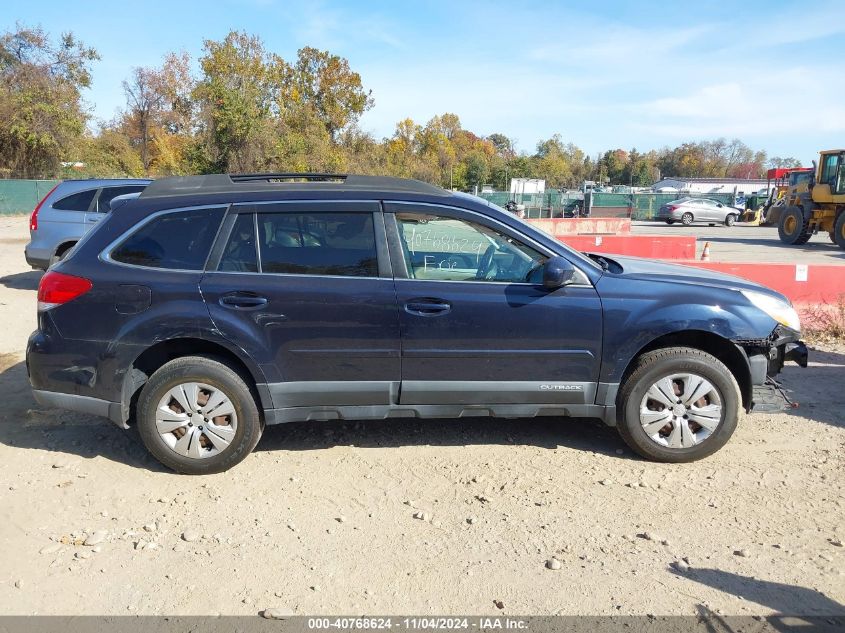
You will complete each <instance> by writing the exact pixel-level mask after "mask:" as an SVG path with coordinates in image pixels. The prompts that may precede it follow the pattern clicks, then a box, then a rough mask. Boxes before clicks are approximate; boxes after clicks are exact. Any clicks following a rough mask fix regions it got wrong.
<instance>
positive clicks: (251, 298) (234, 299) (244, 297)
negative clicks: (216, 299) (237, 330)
mask: <svg viewBox="0 0 845 633" xmlns="http://www.w3.org/2000/svg"><path fill="white" fill-rule="evenodd" d="M267 303H269V302H268V300H267V297H259V296H258V295H256V294H251V293H249V294H248V293H233V294H229V295H223V296H222V297H220V305H222V306H223V307H224V308H231V309H232V310H258V309H260V308H263V307H264V306H266V305H267Z"/></svg>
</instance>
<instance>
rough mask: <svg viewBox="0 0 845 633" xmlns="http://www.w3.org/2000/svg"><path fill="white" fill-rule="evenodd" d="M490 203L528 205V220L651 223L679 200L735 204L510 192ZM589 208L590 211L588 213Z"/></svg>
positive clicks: (720, 196)
mask: <svg viewBox="0 0 845 633" xmlns="http://www.w3.org/2000/svg"><path fill="white" fill-rule="evenodd" d="M480 195H481V197H482V198H484V199H485V200H487V201H488V202H492V203H493V204H496V205H499V206H500V207H504V206H505V204H507V203H508V201H510V200H513V201H514V202H516V203H517V204H521V205H524V206H525V217H526V218H563V217H572V216H573V215H574V213H575V211H576V209H577V210H578V212H579V214H581V215H584V214H585V213H587V214H589V215H590V216H592V217H602V218H607V217H622V218H624V217H630V218H631V219H632V220H651V219H653V218H654V216H655V215H656V214H657V211H658V209H660V206H661V205H664V204H666V203H667V202H672V201H673V200H677V199H678V198H685V197H689V198H709V199H711V200H716V201H717V202H721V203H722V204H727V205H730V206H733V205H734V197H733V194H729V193H713V194H697V193H693V194H682V193H633V194H631V193H587V194H583V193H562V192H559V191H551V192H546V193H542V194H510V193H508V192H506V191H497V192H494V193H482V194H480ZM585 209H586V211H585Z"/></svg>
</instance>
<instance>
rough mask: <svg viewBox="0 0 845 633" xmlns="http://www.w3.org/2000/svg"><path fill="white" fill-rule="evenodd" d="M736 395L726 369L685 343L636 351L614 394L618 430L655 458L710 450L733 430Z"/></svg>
mask: <svg viewBox="0 0 845 633" xmlns="http://www.w3.org/2000/svg"><path fill="white" fill-rule="evenodd" d="M740 404H741V397H740V393H739V386H738V385H737V382H736V379H735V378H734V376H733V374H732V373H731V372H730V370H729V369H728V368H727V367H725V365H724V364H723V363H722V362H721V361H719V360H718V359H717V358H716V357H714V356H712V355H711V354H708V353H706V352H703V351H701V350H697V349H693V348H688V347H671V348H665V349H659V350H655V351H653V352H649V353H647V354H644V355H643V356H641V357H640V358H639V359H638V360H637V363H636V366H635V367H634V369H633V371H632V372H631V373H630V374H629V376H628V378H627V379H626V380H625V382H624V383H623V385H622V388H621V390H620V392H619V397H618V400H617V407H616V410H617V427H618V429H619V434H620V435H621V436H622V439H623V440H625V443H626V444H628V446H630V447H631V449H632V450H634V451H635V452H637V453H639V454H640V455H642V456H643V457H646V458H648V459H652V460H655V461H659V462H672V463H680V462H691V461H695V460H697V459H701V458H702V457H706V456H708V455H711V454H713V453H714V452H716V451H717V450H719V449H720V448H721V447H722V446H724V445H725V443H726V442H727V441H728V440H729V439H730V437H731V435H733V432H734V430H735V429H736V425H737V421H738V420H739V409H740Z"/></svg>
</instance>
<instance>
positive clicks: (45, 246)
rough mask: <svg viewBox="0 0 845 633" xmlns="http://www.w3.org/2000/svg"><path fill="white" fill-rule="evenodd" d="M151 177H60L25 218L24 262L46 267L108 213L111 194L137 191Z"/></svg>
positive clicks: (118, 194) (142, 188)
mask: <svg viewBox="0 0 845 633" xmlns="http://www.w3.org/2000/svg"><path fill="white" fill-rule="evenodd" d="M151 182H152V180H148V179H139V178H123V179H104V178H96V179H88V180H64V181H62V182H60V183H59V184H58V185H56V186H55V187H54V188H53V190H52V191H50V193H48V194H47V195H46V196H45V197H44V199H43V200H41V202H39V203H38V206H36V207H35V210H34V211H33V212H32V215H31V216H30V218H29V244H27V245H26V248H25V249H24V255H25V256H26V263H27V264H29V265H30V266H32V267H33V268H40V269H41V270H46V269H47V268H48V267H49V266H50V264H53V263H54V262H57V261H59V260H60V259H62V258H63V257H64V256H65V255H66V254H67V253H68V252H69V251H70V249H71V248H72V247H73V245H74V244H76V243H77V242H78V241H79V239H80V238H81V237H82V236H83V235H85V234H86V233H87V232H88V231H89V230H90V229H91V228H92V227H94V226H96V224H97V222H99V221H100V219H101V218H102V217H103V214H104V213H108V211H109V208H110V207H109V204H110V203H111V201H112V198H115V197H117V196H122V195H126V194H130V193H139V192H141V191H143V190H144V188H145V187H146V186H147V185H148V184H150V183H151Z"/></svg>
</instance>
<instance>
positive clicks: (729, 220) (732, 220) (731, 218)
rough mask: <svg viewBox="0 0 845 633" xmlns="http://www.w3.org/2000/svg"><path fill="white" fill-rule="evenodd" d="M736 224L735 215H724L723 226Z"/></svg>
mask: <svg viewBox="0 0 845 633" xmlns="http://www.w3.org/2000/svg"><path fill="white" fill-rule="evenodd" d="M734 224H736V216H735V215H734V214H733V213H728V215H727V216H726V217H725V226H733V225H734Z"/></svg>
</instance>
